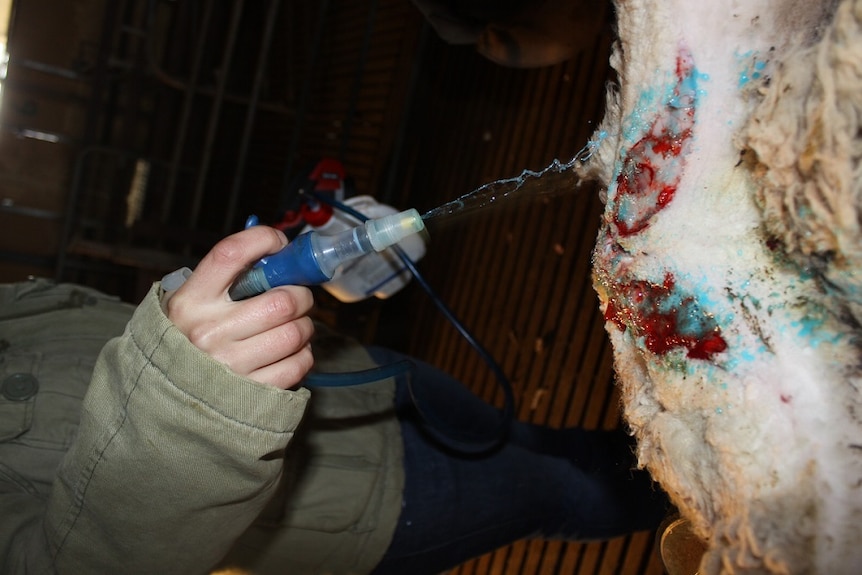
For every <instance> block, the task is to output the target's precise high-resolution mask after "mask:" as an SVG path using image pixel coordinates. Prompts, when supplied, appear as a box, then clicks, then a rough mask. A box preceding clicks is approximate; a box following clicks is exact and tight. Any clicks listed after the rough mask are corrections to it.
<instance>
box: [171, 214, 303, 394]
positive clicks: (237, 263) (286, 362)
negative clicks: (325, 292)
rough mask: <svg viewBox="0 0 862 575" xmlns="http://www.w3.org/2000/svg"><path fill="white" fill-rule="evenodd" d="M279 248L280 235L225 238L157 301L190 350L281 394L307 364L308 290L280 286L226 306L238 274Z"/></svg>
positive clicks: (258, 230)
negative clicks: (186, 278)
mask: <svg viewBox="0 0 862 575" xmlns="http://www.w3.org/2000/svg"><path fill="white" fill-rule="evenodd" d="M285 245H287V239H286V238H285V236H284V234H283V233H281V232H279V231H277V230H275V229H273V228H269V227H266V226H255V227H252V228H249V229H247V230H244V231H242V232H239V233H237V234H234V235H232V236H229V237H227V238H225V239H224V240H222V241H220V242H219V243H218V244H216V246H215V247H213V249H212V250H210V252H209V253H208V254H207V255H206V256H205V257H204V258H203V259H202V260H201V262H200V264H199V265H198V267H197V269H195V271H194V273H193V274H192V276H191V277H190V278H189V279H188V280H187V281H186V282H185V283H184V284H183V285H182V286H181V287H180V288H179V289H177V290H176V291H175V292H173V293H172V295H171V296H170V297H166V298H163V300H162V306H163V309H164V310H165V313H166V315H167V316H168V318H169V319H170V320H171V321H172V322H173V323H174V325H175V326H176V327H177V328H178V329H179V330H180V331H181V332H182V333H183V334H184V335H185V336H186V337H187V338H188V340H189V341H190V342H191V343H192V344H193V345H195V346H196V347H198V348H199V349H200V350H202V351H204V352H205V353H207V354H209V355H210V356H211V357H212V358H213V359H215V360H216V361H219V362H221V363H223V364H225V365H226V366H228V367H229V368H230V369H231V370H232V371H233V372H234V373H236V374H237V375H241V376H244V377H248V378H250V379H253V380H255V381H258V382H260V383H265V384H269V385H275V386H277V387H280V388H282V389H287V388H289V387H293V386H295V385H296V384H298V383H299V382H300V381H301V380H302V378H303V377H305V374H306V373H307V372H308V370H309V369H311V366H312V364H313V358H312V354H311V347H310V345H309V343H308V342H309V341H310V339H311V336H312V334H313V331H314V327H313V324H312V321H311V319H310V318H308V317H307V314H308V313H309V312H310V310H311V308H312V306H313V305H314V300H313V297H312V294H311V290H309V289H308V288H306V287H301V286H280V287H277V288H275V289H272V290H269V291H267V292H266V293H263V294H260V295H258V296H256V297H253V298H249V299H247V300H243V301H233V300H231V299H230V297H229V296H228V289H229V288H230V286H231V285H232V284H233V282H234V281H235V279H236V277H237V276H238V275H239V274H240V273H241V272H243V271H245V270H246V269H247V268H248V267H250V266H251V265H253V264H254V263H255V262H256V261H257V260H259V259H260V258H262V257H263V256H266V255H268V254H273V253H275V252H277V251H279V250H280V249H281V248H283V247H284V246H285Z"/></svg>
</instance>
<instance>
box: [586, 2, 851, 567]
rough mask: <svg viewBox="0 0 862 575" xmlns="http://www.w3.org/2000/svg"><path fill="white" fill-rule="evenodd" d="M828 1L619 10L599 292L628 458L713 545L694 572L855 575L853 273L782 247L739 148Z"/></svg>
mask: <svg viewBox="0 0 862 575" xmlns="http://www.w3.org/2000/svg"><path fill="white" fill-rule="evenodd" d="M847 3H851V2H850V1H849V0H848V2H847ZM836 4H837V3H834V2H808V1H802V0H755V1H753V2H683V1H682V0H666V1H663V2H657V1H654V0H619V1H618V2H617V8H618V9H617V13H618V26H619V27H618V29H619V37H620V39H619V43H618V46H617V48H616V50H615V53H614V56H613V63H614V66H615V68H616V69H617V71H618V72H619V90H618V92H616V93H615V94H613V95H612V96H611V98H610V100H609V111H608V115H607V118H606V120H605V122H604V124H603V125H602V126H601V128H600V130H599V131H598V132H597V133H596V135H595V141H594V143H593V144H594V146H593V147H594V150H593V157H592V159H591V164H589V165H588V166H587V167H586V168H585V170H584V171H585V174H587V175H594V176H598V177H599V178H600V179H602V180H603V181H604V182H605V183H606V184H607V190H606V196H607V201H606V207H605V213H604V216H603V221H602V225H601V229H600V233H599V237H598V241H597V245H596V249H595V252H594V285H595V287H596V290H597V292H598V294H599V298H600V303H601V306H602V309H603V311H604V314H605V319H606V321H607V323H606V328H607V331H608V334H609V336H610V338H611V342H612V343H613V346H614V354H615V369H616V372H617V376H618V381H619V384H620V386H621V389H622V393H623V409H624V414H625V417H626V420H627V421H628V423H629V424H630V426H631V428H632V430H633V432H634V433H635V435H636V436H637V438H638V444H639V452H638V455H639V461H640V463H641V464H642V465H643V466H645V467H646V468H648V469H649V470H650V471H651V473H652V474H653V476H654V477H655V478H656V479H657V481H659V482H660V483H661V484H662V486H663V487H664V488H665V489H666V490H667V491H668V493H669V494H670V495H671V498H672V499H673V501H674V503H675V504H676V505H677V506H678V507H679V509H680V511H681V512H682V513H683V515H685V516H686V517H688V518H689V519H691V521H692V523H693V525H694V528H695V530H696V532H697V533H698V535H699V536H701V537H702V538H703V539H704V540H705V541H706V542H707V545H708V551H707V554H706V555H705V557H704V561H703V564H702V565H701V572H702V573H859V572H862V570H860V566H862V410H860V408H862V395H860V393H862V374H860V365H862V361H860V359H862V354H860V348H859V341H860V335H862V334H860V327H859V324H858V322H856V320H855V319H853V317H852V314H850V313H845V312H844V311H843V310H844V309H845V308H847V307H848V306H850V305H851V304H852V302H850V303H848V302H847V301H846V299H842V297H844V296H845V295H846V294H851V295H852V292H853V289H854V288H858V287H862V286H860V280H859V272H860V271H862V270H858V269H853V268H840V269H838V268H836V267H835V265H837V264H835V265H833V264H831V263H827V264H825V265H827V266H832V267H828V269H826V270H825V271H824V270H821V269H817V268H814V267H812V266H809V265H807V263H806V262H807V261H808V260H805V259H803V258H799V257H798V254H796V253H791V248H790V247H789V246H790V244H789V243H788V242H787V241H786V240H784V239H783V238H782V239H781V240H779V239H777V238H776V236H775V234H774V233H773V232H772V229H773V228H771V227H770V226H768V225H767V224H766V223H765V216H764V212H763V211H762V206H761V204H760V201H759V198H760V197H761V195H762V194H761V192H762V189H763V185H764V181H765V178H764V174H768V172H769V170H770V169H771V166H770V165H769V164H766V163H764V162H763V161H759V160H763V159H762V158H757V157H756V156H755V154H754V153H753V152H752V150H751V149H748V148H747V147H746V138H747V136H748V133H749V130H750V129H751V128H752V123H754V122H757V123H758V125H759V126H760V125H763V124H768V123H769V122H773V121H775V122H779V121H786V120H787V118H786V117H782V118H778V117H775V116H769V115H761V116H757V117H756V115H755V112H756V110H757V109H758V106H759V104H760V102H761V101H762V100H763V94H764V93H766V91H768V90H769V89H770V88H775V87H776V86H773V85H771V84H770V81H769V80H770V78H771V77H772V76H773V75H775V76H776V77H778V75H779V73H780V72H781V71H782V70H784V66H786V65H787V64H788V63H791V61H792V60H793V58H795V57H796V56H791V55H793V54H799V53H800V52H799V49H801V48H800V47H807V46H811V45H814V44H817V43H818V42H820V39H821V38H822V37H823V36H824V34H825V30H827V29H828V27H829V26H830V23H831V22H832V19H833V13H834V11H835V9H836ZM856 4H857V5H858V4H859V2H856ZM785 58H787V60H785ZM859 65H860V66H862V54H860V60H859ZM860 69H862V68H860ZM778 88H780V86H779V87H778ZM778 97H781V94H778ZM784 113H786V114H790V120H791V123H792V120H793V119H794V116H793V115H794V114H795V115H798V116H799V117H800V118H801V117H802V116H803V115H805V114H808V113H810V110H806V109H803V108H802V107H801V106H800V107H799V108H798V109H795V110H794V109H792V108H791V109H790V111H789V112H788V111H785V112H784ZM755 117H756V119H755ZM767 127H768V126H767ZM848 138H850V139H852V138H858V135H857V134H856V132H855V128H852V129H850V130H849V132H848ZM845 209H847V210H853V209H855V207H854V206H852V205H847V206H845ZM799 217H800V218H801V219H802V220H805V219H806V218H807V219H808V220H809V221H811V220H813V219H814V218H816V217H817V214H816V213H812V214H811V215H810V216H809V215H808V214H807V213H805V212H804V211H800V215H799ZM850 219H852V218H850ZM786 235H787V236H790V233H788V234H786ZM811 261H812V262H815V263H816V262H817V261H820V260H816V259H812V260H811ZM835 261H837V262H840V261H845V259H841V258H836V260H835ZM836 285H840V286H841V288H842V290H841V292H840V293H838V294H836V292H835V290H833V289H830V286H836ZM857 293H862V290H860V291H859V292H857Z"/></svg>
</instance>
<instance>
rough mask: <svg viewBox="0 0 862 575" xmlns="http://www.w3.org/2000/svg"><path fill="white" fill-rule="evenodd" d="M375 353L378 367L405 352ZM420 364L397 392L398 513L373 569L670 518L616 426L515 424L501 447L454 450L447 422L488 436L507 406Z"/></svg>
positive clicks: (439, 564)
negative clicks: (400, 449) (401, 472)
mask: <svg viewBox="0 0 862 575" xmlns="http://www.w3.org/2000/svg"><path fill="white" fill-rule="evenodd" d="M369 351H370V352H371V354H372V356H373V357H374V359H375V361H376V362H378V363H379V364H381V365H382V364H388V363H392V362H395V361H397V360H400V359H404V356H402V355H400V354H397V353H395V352H393V351H390V350H385V349H380V348H371V349H370V350H369ZM414 363H415V364H416V369H415V370H414V371H413V372H412V373H410V374H405V375H403V376H399V378H398V384H397V390H396V408H397V410H398V417H399V420H400V421H401V431H402V437H403V441H404V468H405V475H406V477H405V486H404V497H403V501H402V509H401V516H400V518H399V521H398V526H397V527H396V530H395V534H394V537H393V539H392V543H391V544H390V547H389V549H388V550H387V552H386V554H385V556H384V558H383V560H382V561H381V563H380V564H379V565H378V567H377V568H376V569H375V570H374V574H375V575H388V574H393V575H403V574H404V573H410V574H411V575H422V574H424V573H427V574H429V575H431V574H435V573H440V572H441V571H445V570H446V569H450V568H452V567H455V566H457V565H458V564H460V563H463V562H464V561H467V560H468V559H471V558H473V557H477V556H479V555H482V554H484V553H487V552H490V551H493V550H494V549H497V548H499V547H502V546H505V545H507V544H509V543H512V542H514V541H516V540H518V539H522V538H526V537H541V538H547V539H565V540H571V541H588V540H598V539H607V538H611V537H616V536H619V535H623V534H627V533H631V532H634V531H639V530H645V529H654V528H656V527H658V525H659V523H660V522H661V521H662V519H663V518H664V517H665V514H666V512H667V509H668V503H667V498H666V496H665V495H664V494H663V493H661V492H660V490H659V489H658V487H657V486H655V485H654V484H653V483H652V481H651V480H650V478H649V476H648V475H647V474H646V473H645V472H643V471H633V470H632V466H633V465H634V459H633V455H632V447H631V441H630V439H629V438H628V437H627V436H626V435H625V434H624V433H622V432H620V431H613V432H611V431H587V430H584V429H580V428H568V429H562V430H555V429H551V428H547V427H541V426H537V425H532V424H527V423H520V422H512V423H511V425H510V426H509V427H508V429H507V434H506V435H505V438H504V439H503V441H501V442H500V443H499V445H497V446H496V447H494V448H491V449H478V450H471V449H467V450H466V451H467V452H465V450H464V449H461V448H460V447H457V448H453V447H452V445H451V442H450V441H449V440H447V439H446V438H445V436H446V435H447V433H449V431H453V432H457V433H458V434H459V435H460V433H461V431H462V430H464V429H467V430H469V431H470V433H472V435H473V436H475V437H482V438H487V437H489V436H490V435H491V434H493V433H496V432H497V431H499V424H500V413H499V411H498V410H497V409H496V408H494V407H492V406H490V405H488V404H487V403H485V402H483V401H482V400H480V399H479V398H478V397H476V396H475V395H473V393H472V392H470V390H468V389H467V388H466V387H465V386H464V385H462V384H461V383H460V382H458V381H457V380H455V379H453V378H451V377H450V376H448V375H447V374H445V373H443V372H442V371H440V370H438V369H436V368H434V367H432V366H430V365H428V364H425V363H422V362H418V361H415V360H414ZM417 405H418V406H419V408H417ZM420 410H421V412H420ZM423 413H426V414H428V415H429V416H430V418H426V417H424V416H423ZM431 418H433V419H431ZM429 421H433V423H429ZM441 436H443V438H442V439H441ZM459 445H461V444H459ZM470 451H479V452H478V453H474V452H470Z"/></svg>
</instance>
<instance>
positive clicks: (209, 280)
mask: <svg viewBox="0 0 862 575" xmlns="http://www.w3.org/2000/svg"><path fill="white" fill-rule="evenodd" d="M286 245H287V238H286V237H285V235H284V234H283V233H282V232H280V231H278V230H276V229H274V228H270V227H268V226H253V227H251V228H248V229H247V230H243V231H241V232H238V233H236V234H233V235H231V236H228V237H226V238H225V239H223V240H221V241H220V242H219V243H217V244H216V245H215V246H214V247H213V248H212V249H211V250H210V251H209V253H208V254H207V255H206V256H204V258H203V259H202V260H201V262H200V263H199V264H198V266H197V268H195V271H194V274H192V277H191V278H189V280H188V281H187V282H186V283H185V284H184V285H183V287H182V288H180V289H181V290H182V289H187V290H194V291H196V292H197V293H198V296H199V297H204V298H206V297H213V296H222V295H225V294H226V293H227V290H228V288H229V287H230V286H231V285H232V284H233V282H234V281H235V280H236V278H237V276H238V275H239V274H240V273H241V272H243V271H244V270H246V269H247V268H249V267H251V266H252V265H253V264H254V263H255V262H257V260H259V259H260V258H262V257H264V256H266V255H270V254H274V253H276V252H277V251H279V250H280V249H282V248H283V247H284V246H286ZM189 284H191V286H189Z"/></svg>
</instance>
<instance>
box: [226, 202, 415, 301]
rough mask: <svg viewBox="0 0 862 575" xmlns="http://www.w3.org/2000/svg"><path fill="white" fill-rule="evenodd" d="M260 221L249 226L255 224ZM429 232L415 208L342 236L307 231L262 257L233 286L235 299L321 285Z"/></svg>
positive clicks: (230, 291)
mask: <svg viewBox="0 0 862 575" xmlns="http://www.w3.org/2000/svg"><path fill="white" fill-rule="evenodd" d="M255 223H256V221H253V220H250V221H249V222H247V223H246V227H249V225H255ZM423 229H425V222H424V221H423V220H422V216H420V215H419V212H418V211H416V210H415V209H410V210H406V211H404V212H400V213H397V214H392V215H390V216H384V217H382V218H377V219H373V220H368V221H366V222H365V223H363V224H360V225H358V226H356V227H355V228H352V229H349V230H345V231H344V232H341V233H340V234H336V235H333V236H327V235H323V234H320V233H318V232H314V231H311V232H306V233H304V234H301V235H299V236H297V237H296V238H295V239H294V240H293V241H292V242H290V243H289V244H288V245H287V246H285V247H284V249H282V250H281V251H279V252H278V253H275V254H273V255H270V256H266V257H265V258H262V259H261V260H260V261H259V262H257V264H255V266H254V267H253V268H251V269H250V270H248V271H247V272H245V273H243V274H242V275H241V276H240V277H239V278H238V279H237V281H236V282H235V283H234V284H233V286H231V288H230V290H229V292H228V293H229V294H230V297H231V299H233V300H241V299H246V298H249V297H252V296H255V295H258V294H261V293H263V292H265V291H267V290H270V289H272V288H274V287H276V286H281V285H306V286H308V285H317V284H321V283H324V282H326V281H328V280H330V279H332V276H333V274H334V273H335V270H336V269H337V268H338V266H340V265H342V264H344V263H346V262H349V261H351V260H354V259H356V258H358V257H360V256H363V255H365V254H368V253H371V252H382V251H383V250H385V249H386V248H388V247H391V246H393V245H395V244H397V243H398V242H399V241H401V240H402V239H404V238H406V237H407V236H410V235H412V234H415V233H418V232H420V231H422V230H423Z"/></svg>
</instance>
